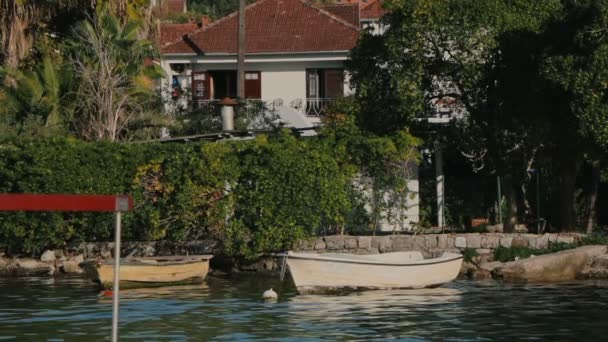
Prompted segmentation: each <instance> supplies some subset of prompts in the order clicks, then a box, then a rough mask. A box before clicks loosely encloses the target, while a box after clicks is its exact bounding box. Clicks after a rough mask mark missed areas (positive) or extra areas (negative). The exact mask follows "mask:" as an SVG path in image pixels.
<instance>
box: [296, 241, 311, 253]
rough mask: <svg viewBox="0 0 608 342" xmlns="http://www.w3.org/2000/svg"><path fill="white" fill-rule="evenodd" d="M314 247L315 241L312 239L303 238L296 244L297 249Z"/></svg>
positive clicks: (305, 249)
mask: <svg viewBox="0 0 608 342" xmlns="http://www.w3.org/2000/svg"><path fill="white" fill-rule="evenodd" d="M313 249H314V245H313V241H312V240H310V239H302V240H300V241H298V243H297V244H296V246H295V250H296V251H310V250H313Z"/></svg>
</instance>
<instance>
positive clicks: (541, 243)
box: [534, 234, 549, 249]
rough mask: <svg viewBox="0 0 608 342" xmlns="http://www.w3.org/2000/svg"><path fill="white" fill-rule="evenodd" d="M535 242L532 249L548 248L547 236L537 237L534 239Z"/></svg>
mask: <svg viewBox="0 0 608 342" xmlns="http://www.w3.org/2000/svg"><path fill="white" fill-rule="evenodd" d="M535 242H536V243H535V244H534V248H536V249H545V248H547V247H549V236H548V235H547V234H545V235H542V236H539V237H537V238H536V240H535Z"/></svg>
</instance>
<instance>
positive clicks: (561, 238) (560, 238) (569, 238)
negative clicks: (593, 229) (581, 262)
mask: <svg viewBox="0 0 608 342" xmlns="http://www.w3.org/2000/svg"><path fill="white" fill-rule="evenodd" d="M557 242H558V243H559V242H562V243H574V236H558V237H557Z"/></svg>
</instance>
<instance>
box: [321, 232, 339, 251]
mask: <svg viewBox="0 0 608 342" xmlns="http://www.w3.org/2000/svg"><path fill="white" fill-rule="evenodd" d="M323 240H325V245H326V248H327V249H330V250H336V249H344V236H342V235H332V236H326V237H324V238H323Z"/></svg>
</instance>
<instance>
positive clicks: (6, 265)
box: [0, 233, 583, 276]
mask: <svg viewBox="0 0 608 342" xmlns="http://www.w3.org/2000/svg"><path fill="white" fill-rule="evenodd" d="M582 236H583V235H581V234H576V233H560V234H544V235H536V234H503V233H483V234H480V233H469V234H424V235H388V236H348V235H332V236H323V237H317V238H311V239H307V240H303V241H300V242H299V243H298V244H297V246H296V247H295V248H294V250H296V251H302V252H316V253H328V252H346V253H354V254H377V253H386V252H396V251H410V250H417V251H420V252H422V253H423V254H424V255H425V257H436V256H439V255H441V254H442V253H443V252H446V251H463V250H464V249H465V248H474V249H475V250H476V251H477V254H478V257H476V258H478V259H479V260H478V263H480V264H481V263H483V262H487V261H491V259H492V253H493V251H494V249H496V248H497V247H498V246H503V247H511V246H519V247H531V248H536V249H541V248H546V247H547V246H548V245H549V243H550V242H553V243H559V242H563V243H573V242H577V241H578V240H580V239H581V237H582ZM113 249H114V243H113V242H95V243H81V244H79V245H76V246H72V247H71V248H68V249H66V250H55V251H46V252H45V253H44V254H43V255H42V257H41V258H40V260H38V259H19V258H10V259H9V258H3V257H2V255H0V276H2V275H32V274H56V273H57V271H62V272H65V273H78V272H80V270H79V269H78V263H79V262H80V261H82V260H84V259H90V258H96V257H99V256H101V257H104V258H111V257H112V254H113ZM129 254H133V255H136V256H166V255H186V254H189V255H195V254H214V255H215V256H216V257H215V258H214V259H213V260H212V266H213V268H214V269H215V271H218V270H219V271H233V272H243V271H244V272H271V273H272V272H277V271H278V270H279V269H280V266H279V264H280V260H278V259H277V258H275V257H271V256H269V257H265V258H262V259H260V260H258V261H256V262H251V263H246V262H245V261H243V260H241V261H240V262H239V264H235V260H232V259H231V258H226V257H222V251H221V250H220V249H219V247H218V244H217V243H215V242H213V241H209V240H200V241H189V242H186V243H182V244H172V243H165V242H126V243H123V245H122V248H121V255H122V256H127V255H129ZM466 267H468V266H467V265H466V263H465V264H464V265H463V270H464V271H466Z"/></svg>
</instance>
